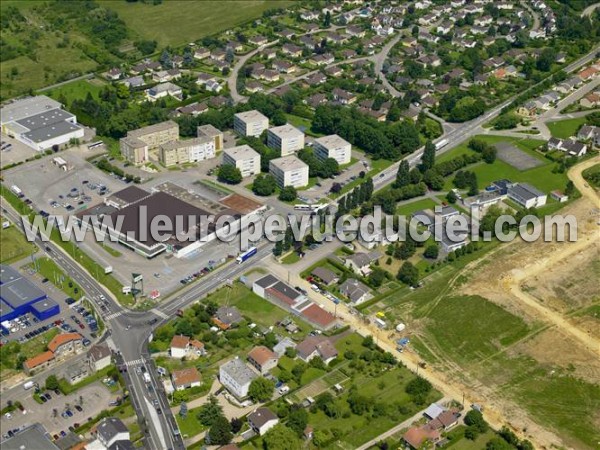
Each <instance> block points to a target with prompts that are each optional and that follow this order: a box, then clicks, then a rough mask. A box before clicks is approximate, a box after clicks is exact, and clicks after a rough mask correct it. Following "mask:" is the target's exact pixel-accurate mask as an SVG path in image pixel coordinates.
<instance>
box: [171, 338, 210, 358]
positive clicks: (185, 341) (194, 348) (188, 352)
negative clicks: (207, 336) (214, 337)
mask: <svg viewBox="0 0 600 450" xmlns="http://www.w3.org/2000/svg"><path fill="white" fill-rule="evenodd" d="M205 354H206V351H205V349H204V344H203V343H202V342H200V341H197V340H196V339H190V338H189V337H187V336H182V335H176V336H173V339H171V357H173V358H184V357H186V356H187V357H189V356H192V357H197V356H203V355H205Z"/></svg>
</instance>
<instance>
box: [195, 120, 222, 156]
mask: <svg viewBox="0 0 600 450" xmlns="http://www.w3.org/2000/svg"><path fill="white" fill-rule="evenodd" d="M196 136H198V137H199V138H200V137H207V138H212V139H213V141H214V143H215V151H217V152H220V151H221V150H223V132H222V131H221V130H219V129H217V128H215V127H213V126H212V125H202V126H199V127H198V129H197V130H196Z"/></svg>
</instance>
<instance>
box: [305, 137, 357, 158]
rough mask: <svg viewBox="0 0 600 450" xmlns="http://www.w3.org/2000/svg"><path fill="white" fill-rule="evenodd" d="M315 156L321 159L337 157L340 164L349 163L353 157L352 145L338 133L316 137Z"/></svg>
mask: <svg viewBox="0 0 600 450" xmlns="http://www.w3.org/2000/svg"><path fill="white" fill-rule="evenodd" d="M314 149H315V156H316V157H317V158H319V159H321V160H324V159H327V158H333V159H335V160H336V161H337V162H338V164H340V165H341V164H348V163H349V162H350V161H351V159H352V145H351V144H350V142H348V141H346V140H345V139H342V138H341V137H339V136H338V135H337V134H332V135H330V136H323V137H320V138H318V139H315V143H314Z"/></svg>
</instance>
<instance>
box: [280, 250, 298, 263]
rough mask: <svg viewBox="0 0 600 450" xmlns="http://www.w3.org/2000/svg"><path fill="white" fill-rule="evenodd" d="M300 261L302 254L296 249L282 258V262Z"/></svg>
mask: <svg viewBox="0 0 600 450" xmlns="http://www.w3.org/2000/svg"><path fill="white" fill-rule="evenodd" d="M298 261H300V255H298V253H297V252H296V251H292V252H291V253H290V254H288V255H286V256H284V257H283V258H282V259H281V263H282V264H295V263H297V262H298Z"/></svg>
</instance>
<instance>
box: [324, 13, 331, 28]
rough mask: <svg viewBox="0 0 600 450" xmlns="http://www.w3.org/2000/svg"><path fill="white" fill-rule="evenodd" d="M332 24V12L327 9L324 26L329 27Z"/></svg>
mask: <svg viewBox="0 0 600 450" xmlns="http://www.w3.org/2000/svg"><path fill="white" fill-rule="evenodd" d="M330 25H331V13H330V12H329V11H327V12H326V13H325V19H324V20H323V26H325V28H329V26H330Z"/></svg>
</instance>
